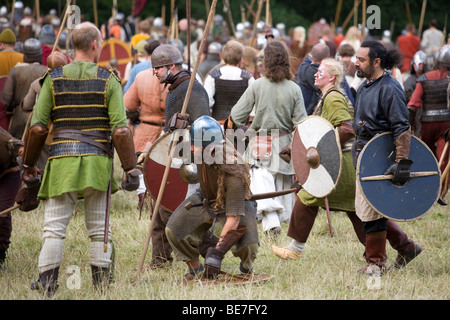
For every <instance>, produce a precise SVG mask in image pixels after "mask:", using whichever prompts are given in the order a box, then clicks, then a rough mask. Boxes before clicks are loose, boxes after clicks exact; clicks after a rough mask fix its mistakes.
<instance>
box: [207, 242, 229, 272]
mask: <svg viewBox="0 0 450 320" xmlns="http://www.w3.org/2000/svg"><path fill="white" fill-rule="evenodd" d="M224 257H225V252H223V251H222V250H220V249H216V248H213V247H211V248H209V249H208V251H207V252H206V256H205V275H206V277H207V278H208V279H216V278H217V277H218V276H219V274H220V268H221V267H222V260H223V258H224Z"/></svg>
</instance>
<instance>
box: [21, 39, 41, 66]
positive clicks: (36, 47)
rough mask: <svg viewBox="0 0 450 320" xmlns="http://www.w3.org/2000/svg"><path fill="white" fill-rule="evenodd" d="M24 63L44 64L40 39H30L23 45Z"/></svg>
mask: <svg viewBox="0 0 450 320" xmlns="http://www.w3.org/2000/svg"><path fill="white" fill-rule="evenodd" d="M23 61H24V62H28V63H32V62H40V63H42V46H41V42H40V41H39V40H38V39H34V38H29V39H27V40H26V41H25V42H24V43H23Z"/></svg>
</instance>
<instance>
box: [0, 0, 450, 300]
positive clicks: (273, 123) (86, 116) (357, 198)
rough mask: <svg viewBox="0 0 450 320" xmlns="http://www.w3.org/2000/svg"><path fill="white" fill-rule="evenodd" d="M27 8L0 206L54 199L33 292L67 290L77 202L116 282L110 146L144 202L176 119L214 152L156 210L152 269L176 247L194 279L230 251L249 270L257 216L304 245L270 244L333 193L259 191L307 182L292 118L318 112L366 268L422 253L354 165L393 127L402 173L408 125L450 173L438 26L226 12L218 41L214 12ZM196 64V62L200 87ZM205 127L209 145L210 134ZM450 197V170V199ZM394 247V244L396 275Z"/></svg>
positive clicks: (195, 145) (3, 226) (15, 29)
mask: <svg viewBox="0 0 450 320" xmlns="http://www.w3.org/2000/svg"><path fill="white" fill-rule="evenodd" d="M16 4H18V7H17V8H16V10H15V16H14V19H11V18H10V16H9V15H8V12H7V11H6V10H5V9H4V8H2V9H1V10H0V61H1V63H0V76H3V78H4V80H5V81H4V86H3V85H2V84H3V83H0V85H2V86H1V87H0V93H1V98H2V99H1V102H0V125H1V129H0V130H1V131H0V133H1V134H0V139H1V141H0V148H1V149H2V150H4V151H2V152H1V168H0V169H1V170H2V171H1V172H0V197H1V199H0V205H1V206H0V211H3V210H7V209H8V208H11V207H13V206H14V204H15V203H16V202H17V203H18V204H21V209H23V210H34V209H36V207H37V206H38V205H39V201H40V200H43V201H45V220H44V228H43V232H44V244H43V247H42V249H41V253H40V256H39V262H38V271H39V277H38V280H37V281H35V282H33V283H32V285H31V287H32V289H42V288H44V289H45V290H46V291H47V292H48V293H49V294H54V293H55V292H56V290H57V288H58V273H59V266H60V264H61V261H62V259H63V248H64V241H63V239H64V237H65V233H66V229H67V226H68V224H69V221H70V218H71V215H72V210H73V207H74V205H75V203H76V201H77V200H78V199H80V198H84V199H85V214H86V228H87V230H88V236H89V238H90V239H91V245H90V263H91V267H92V279H93V284H94V286H95V287H97V288H102V289H103V288H105V287H107V285H108V284H109V283H110V281H111V279H112V276H113V273H112V270H113V266H114V245H113V243H112V241H111V231H110V229H109V225H108V224H107V223H105V219H106V221H108V215H109V212H108V207H109V201H110V197H111V194H112V193H114V192H116V191H117V190H119V186H118V185H117V183H116V182H115V180H114V179H113V178H112V172H113V157H114V153H116V154H117V155H118V156H119V159H120V163H121V165H122V169H123V170H124V172H125V174H124V180H123V181H122V185H121V187H122V189H124V190H126V191H130V192H135V193H136V204H137V208H138V209H139V210H142V209H143V208H146V209H148V208H149V207H150V206H147V205H148V204H149V203H150V202H151V201H152V199H151V197H149V194H148V190H147V189H148V188H147V186H146V182H145V179H144V174H142V172H141V171H140V170H139V167H140V166H142V165H143V164H144V161H145V159H146V158H147V157H148V153H149V150H150V148H151V146H152V145H153V144H154V143H155V142H156V141H158V139H159V138H160V137H161V136H163V135H165V134H168V133H172V132H174V131H175V130H178V129H186V130H189V132H190V135H191V140H190V145H191V152H192V154H193V155H194V154H195V153H198V152H200V153H203V154H205V153H206V154H208V155H209V156H212V157H213V158H214V159H216V161H213V162H212V163H210V162H205V159H202V160H201V161H200V162H199V163H196V167H197V169H196V172H197V176H198V179H197V180H198V181H196V182H195V183H192V184H193V185H194V187H192V188H190V190H191V192H190V193H189V194H188V195H187V196H186V200H185V201H184V202H182V203H180V204H179V206H178V208H177V209H176V210H175V211H173V212H171V211H170V210H168V209H167V208H163V207H162V206H161V207H160V208H158V210H157V212H156V217H152V220H153V225H152V226H153V229H152V257H151V259H150V262H149V263H148V264H147V265H146V268H153V269H157V268H162V267H167V266H170V265H171V264H172V262H173V259H174V257H175V258H176V260H178V261H184V262H185V263H186V265H187V267H188V273H187V274H186V276H185V280H187V281H188V280H192V279H198V277H201V276H205V277H207V278H209V279H214V278H216V277H218V276H219V275H220V273H221V264H222V260H223V259H224V258H225V254H226V253H227V252H228V251H229V250H231V252H232V253H233V255H235V256H236V257H238V258H239V259H240V261H241V263H240V268H239V269H240V272H241V273H243V274H251V273H252V272H253V271H254V265H255V259H256V257H257V253H258V248H259V235H258V224H260V225H261V229H262V232H263V233H264V234H266V235H268V236H271V237H276V236H277V235H278V234H280V233H281V232H282V230H283V228H282V226H283V224H288V225H289V227H288V231H287V235H288V236H289V237H290V238H292V239H293V240H292V242H291V243H290V244H289V245H288V246H286V247H277V246H272V251H273V253H274V254H275V256H277V257H279V258H281V259H290V260H296V259H298V258H299V257H300V256H301V253H302V252H303V250H304V249H305V246H306V242H307V239H308V237H309V234H310V231H311V229H312V227H313V224H314V221H315V218H316V216H317V214H318V212H319V208H324V207H325V199H324V198H317V197H315V196H313V195H311V194H309V193H308V192H307V191H306V190H305V189H302V188H301V186H299V187H298V189H297V191H296V192H295V193H294V192H291V193H289V194H282V195H280V196H275V197H268V198H262V199H254V198H252V195H258V194H266V193H267V194H269V193H271V194H277V193H279V192H281V191H283V190H287V189H290V188H292V187H293V186H294V185H295V172H294V168H293V164H292V155H291V153H292V152H294V151H295V150H294V151H293V150H291V141H292V138H293V133H294V131H295V129H296V127H297V124H298V123H300V122H301V121H302V120H303V119H305V118H306V117H308V116H310V115H315V116H319V117H322V118H324V119H326V120H327V121H329V122H330V123H331V125H332V126H333V127H335V128H336V129H337V132H338V135H339V141H340V144H341V150H342V158H343V169H342V173H341V178H340V180H339V183H338V184H337V186H336V188H335V190H334V191H333V192H332V193H331V194H330V195H329V196H328V197H327V199H326V201H327V202H329V203H327V205H329V207H330V209H331V210H332V211H341V212H345V213H346V214H347V216H348V218H349V219H350V222H351V223H352V226H353V229H354V231H355V234H356V236H357V238H358V240H359V242H360V243H361V244H362V247H363V248H364V258H365V260H366V262H367V264H366V266H365V267H363V268H362V269H360V270H359V272H360V273H363V274H373V273H374V267H376V268H377V270H378V271H380V270H381V272H386V270H392V269H395V268H402V267H404V266H405V265H406V264H407V263H409V262H410V261H411V260H412V259H414V258H415V257H416V256H417V255H418V254H420V252H421V251H422V248H421V247H420V246H419V245H418V244H417V243H415V242H414V241H413V240H411V239H410V238H409V237H408V236H407V235H406V234H405V232H404V231H402V230H401V228H400V227H399V226H398V225H397V224H396V223H395V221H393V220H391V219H387V218H386V217H385V216H383V215H380V214H379V213H378V212H377V211H376V210H374V209H373V208H372V207H371V205H370V204H369V203H368V202H367V201H366V200H365V198H364V196H363V194H362V190H361V189H360V188H359V187H358V184H357V183H356V171H355V168H356V163H357V160H358V155H359V153H360V152H361V150H362V149H363V148H364V146H365V145H366V144H367V143H368V142H369V141H370V140H371V139H372V138H373V137H374V136H375V135H377V134H381V133H384V132H392V134H393V138H394V141H395V149H396V150H395V151H396V159H395V161H394V163H393V165H392V166H391V167H389V168H386V169H387V171H386V172H387V173H391V174H393V175H394V178H393V183H397V184H400V185H401V184H404V183H405V182H406V181H407V180H408V178H409V170H410V166H411V164H410V160H408V157H409V148H410V140H411V135H415V136H417V137H419V138H421V139H422V140H423V141H424V142H425V143H426V144H427V146H428V147H429V148H430V150H431V151H432V152H433V153H434V154H435V156H436V158H437V159H438V160H439V164H440V169H441V172H444V170H445V168H446V167H447V165H448V162H449V161H448V160H449V159H448V149H447V148H446V146H447V147H448V141H449V139H450V137H449V136H450V133H449V132H450V109H449V108H450V106H449V101H450V73H449V71H450V45H449V44H445V43H444V39H445V37H444V35H443V33H442V32H441V31H440V30H439V29H438V25H437V21H436V20H434V19H433V20H431V21H430V24H429V28H428V29H427V30H425V31H424V32H423V35H417V34H416V29H415V27H414V25H411V24H408V25H407V26H406V27H405V30H404V32H403V33H402V34H401V35H399V36H398V37H397V39H392V37H391V34H390V32H389V31H386V32H384V33H383V37H382V38H381V39H375V38H374V37H372V36H371V35H370V32H369V30H367V29H366V30H364V32H362V30H361V29H360V28H358V27H357V26H351V27H349V28H348V30H347V31H346V32H344V30H342V28H340V27H338V28H336V30H333V29H332V28H331V27H330V25H329V24H328V23H327V22H326V21H325V20H324V19H321V20H320V21H318V22H317V23H315V24H314V25H312V26H311V27H310V28H309V29H308V28H306V27H305V26H297V27H295V28H292V29H290V30H286V28H285V25H284V24H283V23H278V24H277V25H276V26H275V27H272V26H270V25H266V24H265V23H264V22H263V21H259V22H257V23H256V24H255V25H252V24H251V23H250V22H245V23H238V24H236V26H234V28H233V30H232V31H233V32H231V31H230V28H229V27H228V24H227V22H226V21H225V19H224V18H223V17H222V16H221V15H219V14H217V15H216V16H215V17H214V21H213V25H212V26H211V29H210V34H208V35H206V36H205V37H203V35H204V31H205V21H204V20H195V19H191V21H188V20H187V19H185V18H184V19H181V20H180V21H178V28H177V30H178V32H176V33H173V32H171V30H170V29H169V27H168V26H166V25H164V21H163V20H162V19H161V18H160V17H147V18H145V19H144V18H143V19H137V18H134V17H128V18H127V19H125V16H124V14H122V13H118V14H117V15H116V16H114V17H112V18H111V19H109V20H108V21H107V22H106V23H104V24H102V25H101V26H100V27H96V26H95V25H94V24H93V23H90V22H87V21H83V19H82V22H81V23H80V24H79V25H78V26H77V27H76V28H75V29H73V30H70V32H69V30H67V29H66V28H64V26H62V25H61V21H60V19H59V18H58V17H57V16H56V12H55V11H54V10H52V11H51V12H50V13H49V14H48V15H47V16H45V17H42V18H41V21H35V20H34V19H33V18H32V12H31V10H30V9H29V8H23V7H20V1H18V2H16ZM10 22H12V24H11V23H10ZM61 28H62V30H61ZM254 31H255V33H254ZM188 32H190V36H189V37H188V34H187V33H188ZM362 35H364V38H363V37H362ZM110 38H115V39H118V40H120V41H123V42H124V43H126V45H128V46H130V48H131V52H132V54H133V57H130V62H129V63H128V65H127V67H126V69H125V73H124V74H121V73H120V72H118V70H116V69H115V68H114V66H115V65H114V63H113V61H110V64H109V65H108V67H106V68H103V67H100V66H99V65H98V62H99V57H100V53H101V51H102V44H103V42H104V41H106V40H108V39H110ZM188 38H189V39H190V43H188V40H187V39H188ZM202 39H205V41H206V44H205V45H204V46H200V44H201V41H202ZM57 40H58V41H57ZM202 47H203V48H204V50H203V52H200V51H199V49H200V48H202ZM194 65H198V71H197V74H196V75H195V78H194V79H191V78H192V72H193V70H194V68H193V66H194ZM191 81H193V83H192V86H191V87H190V86H189V85H190V84H191ZM188 90H191V91H189V101H188V102H187V103H186V106H185V101H184V100H185V97H186V95H187V94H188ZM184 106H185V107H186V108H185V109H184V110H183V107H184ZM207 130H209V131H210V133H211V132H212V133H213V135H212V137H213V138H211V136H208V137H206V135H202V133H204V132H205V131H207ZM228 130H242V131H243V132H246V133H248V134H246V138H247V140H246V141H245V147H246V148H245V150H239V148H233V150H234V151H233V152H232V154H231V155H230V153H229V152H227V150H226V149H227V148H228V147H229V145H230V141H229V140H228V139H227V136H226V132H228ZM199 137H200V138H199ZM235 142H236V141H234V142H233V141H231V145H232V146H233V144H234V143H235ZM239 151H242V152H239ZM217 159H220V160H221V161H217ZM230 159H231V163H230V161H222V160H230ZM238 159H244V160H245V161H244V162H243V163H242V162H239V161H238ZM68 168H70V170H69V169H68ZM405 172H406V176H405ZM94 173H95V174H94ZM387 173H386V174H387ZM447 190H448V177H447V179H443V181H442V188H441V194H440V199H439V203H440V204H442V205H446V203H445V200H444V197H445V196H446V194H447ZM186 204H201V205H200V206H194V207H192V208H187V207H186ZM187 211H191V212H189V213H187ZM216 220H217V221H222V222H223V225H222V229H221V231H220V232H214V226H215V223H216ZM11 230H12V219H11V213H10V212H8V213H6V214H3V215H2V216H0V267H1V266H3V265H4V262H5V260H6V253H7V250H8V248H9V246H10V237H11ZM386 241H389V243H390V245H391V246H392V247H393V248H394V249H395V250H396V251H397V252H398V256H397V257H396V259H395V262H394V263H393V264H392V265H391V266H390V267H386V266H385V263H386V260H387V255H386V249H385V247H386ZM102 242H103V243H102ZM200 255H201V256H203V257H204V262H203V263H202V262H201V260H200V259H199V256H200Z"/></svg>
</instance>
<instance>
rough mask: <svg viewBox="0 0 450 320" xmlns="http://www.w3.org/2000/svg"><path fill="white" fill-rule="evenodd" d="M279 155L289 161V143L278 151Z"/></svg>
mask: <svg viewBox="0 0 450 320" xmlns="http://www.w3.org/2000/svg"><path fill="white" fill-rule="evenodd" d="M279 156H280V158H281V159H283V160H284V161H286V162H287V163H289V162H291V145H290V144H288V145H287V146H285V147H283V149H281V151H280V153H279Z"/></svg>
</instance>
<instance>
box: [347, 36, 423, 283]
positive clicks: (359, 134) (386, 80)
mask: <svg viewBox="0 0 450 320" xmlns="http://www.w3.org/2000/svg"><path fill="white" fill-rule="evenodd" d="M393 57H394V55H393V54H391V51H388V50H386V48H385V47H384V46H383V45H382V44H381V43H380V42H378V41H364V42H363V43H362V44H361V47H360V48H359V49H358V51H357V54H356V62H355V67H356V71H357V76H358V77H360V78H366V80H364V82H363V83H362V84H361V86H360V87H359V89H358V92H357V94H356V105H355V116H354V122H353V129H354V132H355V134H356V142H355V144H354V145H353V161H354V164H356V163H357V159H358V156H359V153H360V152H361V150H362V149H363V147H364V146H365V145H366V144H367V143H368V142H369V140H370V139H372V138H373V137H374V136H375V135H378V134H381V133H384V132H392V135H393V139H394V142H395V148H396V150H395V151H396V161H395V163H394V164H393V165H392V166H391V167H389V168H386V169H387V170H386V171H385V173H384V174H393V175H394V178H393V183H397V184H403V183H405V182H406V181H407V180H408V178H409V168H410V166H411V161H410V160H409V159H408V157H409V148H410V140H411V128H410V124H409V122H408V117H409V111H408V109H407V107H406V102H405V93H404V91H403V90H402V88H401V86H400V84H399V83H398V81H397V80H396V79H395V78H394V77H392V76H391V75H390V74H389V73H388V72H386V69H391V68H392V67H393ZM399 167H400V168H402V170H401V171H402V173H403V175H400V170H399ZM405 172H406V175H407V177H405V176H404V175H405ZM355 193H356V194H355V210H356V214H357V215H358V217H359V218H360V219H361V220H362V222H363V232H364V233H365V235H366V253H365V258H366V261H367V265H366V266H365V267H364V268H362V269H360V270H359V271H358V272H359V273H363V274H372V273H374V272H378V270H377V269H378V268H379V269H381V272H383V271H384V269H385V262H386V258H387V256H386V239H389V241H390V243H391V245H392V246H393V247H394V248H395V249H397V250H398V252H399V254H398V256H397V258H396V260H395V263H394V267H396V268H401V267H403V266H405V265H406V264H407V263H408V262H410V261H411V260H412V259H414V258H415V257H416V256H417V255H418V254H419V253H420V252H421V251H422V249H421V248H420V247H419V246H418V245H417V244H415V243H414V242H413V241H411V240H409V239H408V237H407V235H406V234H405V233H404V232H403V231H402V230H400V228H399V227H398V226H396V228H395V229H394V231H395V235H396V236H395V237H394V238H392V235H390V233H392V232H393V231H392V228H391V230H390V228H389V226H390V225H391V224H392V223H393V222H392V221H390V220H388V219H386V218H385V217H384V216H382V215H380V214H379V213H378V212H376V211H375V210H374V209H373V208H372V207H371V206H370V205H369V203H368V202H367V201H366V200H365V198H364V195H363V193H362V190H361V188H360V186H359V185H358V184H357V185H356V192H355ZM393 242H394V243H393ZM374 266H375V267H374ZM377 267H378V268H377Z"/></svg>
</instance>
